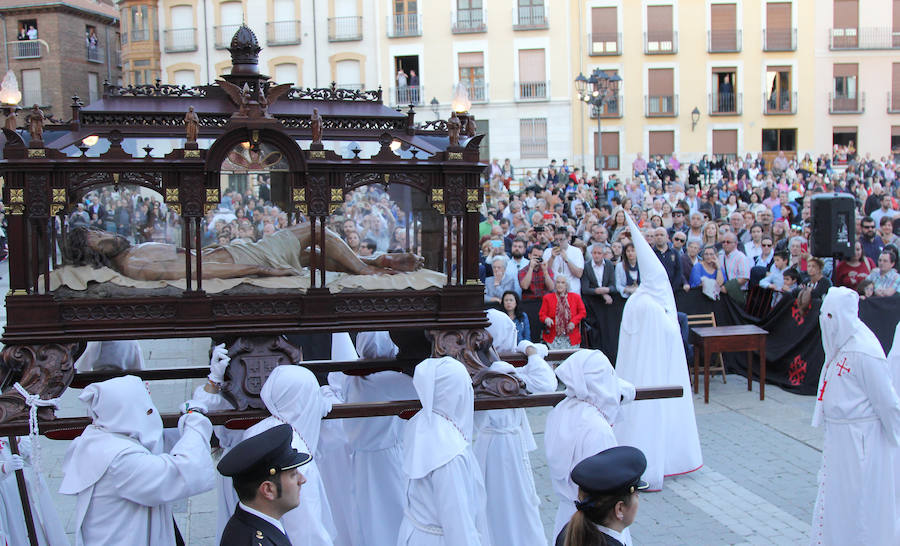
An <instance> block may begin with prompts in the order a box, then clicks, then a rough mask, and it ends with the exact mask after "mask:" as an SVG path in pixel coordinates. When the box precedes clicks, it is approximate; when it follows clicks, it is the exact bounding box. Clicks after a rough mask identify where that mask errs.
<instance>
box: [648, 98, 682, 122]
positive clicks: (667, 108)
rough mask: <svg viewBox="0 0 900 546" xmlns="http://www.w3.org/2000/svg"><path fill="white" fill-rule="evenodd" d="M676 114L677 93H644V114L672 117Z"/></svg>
mask: <svg viewBox="0 0 900 546" xmlns="http://www.w3.org/2000/svg"><path fill="white" fill-rule="evenodd" d="M677 115H678V95H644V116H646V117H648V118H673V117H675V116H677Z"/></svg>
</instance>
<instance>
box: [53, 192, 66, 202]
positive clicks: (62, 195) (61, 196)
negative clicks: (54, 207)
mask: <svg viewBox="0 0 900 546" xmlns="http://www.w3.org/2000/svg"><path fill="white" fill-rule="evenodd" d="M52 201H53V202H54V203H65V202H66V189H65V188H53V198H52Z"/></svg>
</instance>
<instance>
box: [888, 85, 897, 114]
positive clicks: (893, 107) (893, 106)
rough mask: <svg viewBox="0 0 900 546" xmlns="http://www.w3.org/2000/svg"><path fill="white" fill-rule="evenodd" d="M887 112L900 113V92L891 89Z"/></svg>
mask: <svg viewBox="0 0 900 546" xmlns="http://www.w3.org/2000/svg"><path fill="white" fill-rule="evenodd" d="M887 113H888V114H900V93H891V92H890V91H888V94H887Z"/></svg>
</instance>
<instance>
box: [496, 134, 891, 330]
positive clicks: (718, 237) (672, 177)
mask: <svg viewBox="0 0 900 546" xmlns="http://www.w3.org/2000/svg"><path fill="white" fill-rule="evenodd" d="M834 152H835V154H838V155H835V156H832V155H829V154H823V155H820V156H819V157H818V158H817V159H816V160H813V159H812V157H810V155H809V154H806V155H804V156H803V158H802V159H801V158H794V157H788V156H787V155H786V154H784V153H779V154H777V155H776V156H775V157H772V158H771V159H770V160H768V161H767V160H766V159H765V158H764V156H763V154H762V153H759V154H756V155H755V156H753V155H751V154H747V155H746V156H745V157H743V158H740V157H717V156H713V157H712V158H710V157H709V156H707V155H704V156H702V159H701V160H700V161H697V162H691V163H682V162H681V161H679V160H678V158H677V156H675V155H674V154H673V155H672V156H670V157H668V158H663V157H660V156H657V157H651V158H649V159H644V158H643V157H642V156H641V155H640V154H638V157H637V159H636V160H635V161H634V163H633V165H632V169H631V176H626V177H625V178H624V179H619V178H618V177H617V176H615V175H612V176H610V177H609V178H608V179H606V180H604V181H603V182H600V181H599V180H598V179H597V177H592V178H588V176H587V175H586V173H584V172H583V171H581V170H580V169H578V168H575V167H571V166H570V165H569V164H568V161H567V160H565V159H564V160H562V162H561V163H557V162H556V161H555V160H554V161H551V163H550V164H549V165H547V166H546V167H543V168H538V169H536V170H535V169H533V170H526V171H525V172H524V173H523V174H521V175H519V176H516V175H515V174H514V170H513V168H512V166H511V165H510V163H509V161H508V160H507V161H506V162H505V163H503V164H501V163H500V161H498V160H496V159H495V160H494V161H492V163H491V164H490V166H489V167H488V169H487V170H486V178H487V181H486V184H487V186H488V191H487V192H486V194H487V195H488V199H487V201H486V204H485V206H484V208H483V211H482V212H483V221H482V222H481V224H480V226H479V236H480V237H481V241H480V249H481V264H480V272H481V276H482V280H483V281H484V283H485V286H486V290H485V305H486V306H495V307H499V308H501V309H502V310H504V311H506V312H507V313H509V314H510V317H512V318H513V319H514V320H515V321H516V323H517V326H519V332H520V339H530V340H532V341H538V340H539V338H543V340H544V341H545V342H547V343H550V344H553V345H554V346H560V347H562V346H565V343H566V342H567V340H568V343H570V344H574V345H577V343H575V342H576V339H574V337H573V338H572V339H568V338H569V334H570V333H571V332H572V330H573V329H574V330H578V329H579V322H578V321H579V320H581V319H584V318H586V319H587V322H588V323H591V321H592V317H590V313H591V306H590V305H588V306H587V314H588V316H587V317H583V316H580V315H579V309H584V308H585V306H584V305H583V302H584V301H585V300H586V298H591V299H592V302H596V303H599V304H601V305H602V304H606V305H608V304H611V303H612V302H613V300H614V299H615V298H628V296H629V295H631V294H632V293H633V292H634V291H635V290H636V289H637V287H638V286H639V285H640V282H641V280H640V268H639V267H638V264H637V260H636V256H635V252H634V248H633V245H632V243H631V239H632V237H633V236H634V235H635V234H632V233H630V232H629V229H628V226H627V223H626V221H625V214H626V213H627V214H631V215H632V217H633V218H634V219H635V221H636V222H637V224H638V226H639V227H640V229H641V231H642V233H643V235H644V237H645V238H646V239H647V241H648V242H649V243H650V245H651V246H652V247H653V248H654V250H655V252H656V254H657V256H658V257H659V259H660V261H661V262H662V264H663V266H664V267H665V269H666V271H667V273H668V275H669V281H670V282H671V285H672V289H673V290H674V291H676V292H679V291H688V290H693V289H696V290H701V291H702V292H703V293H704V294H706V295H707V296H708V297H710V298H715V299H717V298H720V297H728V298H732V299H734V300H735V301H737V302H738V303H740V304H744V303H745V302H746V300H747V298H748V294H750V293H751V292H753V293H756V294H761V295H762V297H764V298H765V301H766V304H767V305H771V306H775V305H776V304H777V303H778V302H779V301H781V300H782V299H783V298H785V297H796V296H798V295H799V294H800V293H801V292H803V291H806V292H808V294H809V296H810V297H812V298H818V297H821V296H822V295H824V293H825V292H826V291H827V289H828V287H830V286H832V285H840V286H847V287H850V288H853V289H857V290H858V291H859V292H860V294H861V295H862V297H885V296H892V295H894V294H895V293H896V292H897V290H900V273H898V259H897V258H898V246H900V244H898V239H900V238H898V236H897V235H895V232H897V231H898V229H900V225H898V224H897V223H900V213H898V206H900V176H898V175H900V157H896V158H895V157H894V156H890V157H882V158H879V159H874V158H872V157H871V156H870V155H869V154H866V155H865V156H864V157H863V156H860V155H858V154H857V152H856V150H855V149H854V148H853V146H852V143H851V145H850V146H847V147H839V148H837V149H835V150H834ZM507 188H512V189H507ZM824 192H843V193H849V194H851V195H852V196H853V197H854V198H855V200H856V217H855V221H856V226H855V228H856V234H857V236H858V240H857V242H856V245H855V253H854V255H853V256H852V257H848V258H846V259H842V260H837V262H836V263H835V260H834V259H833V258H832V257H830V256H818V257H816V256H812V255H811V254H810V245H809V238H810V235H811V207H810V197H811V196H812V195H815V194H818V193H824ZM560 279H564V280H565V283H564V284H565V285H566V291H567V292H568V294H569V295H570V296H571V295H574V296H575V298H572V297H567V298H563V297H561V295H560V286H561V284H560V283H558V282H557V281H558V280H560ZM575 299H578V300H581V301H579V302H578V303H575V302H574V300H575ZM560 309H562V312H560V313H559V316H555V315H556V314H557V313H558V312H559V310H560ZM561 320H567V321H568V322H567V323H566V324H565V326H563V327H557V326H558V325H559V322H560V321H561Z"/></svg>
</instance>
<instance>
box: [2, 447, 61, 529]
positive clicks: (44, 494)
mask: <svg viewBox="0 0 900 546" xmlns="http://www.w3.org/2000/svg"><path fill="white" fill-rule="evenodd" d="M18 446H19V455H21V457H22V459H23V460H24V462H25V467H24V468H23V469H22V472H23V473H24V475H25V485H26V487H27V490H28V501H29V505H30V506H31V514H32V516H33V519H34V530H35V533H36V534H37V539H38V544H40V546H69V539H68V537H67V536H66V531H65V529H64V528H63V524H62V522H61V521H60V519H59V515H58V514H57V513H56V506H55V505H54V504H53V497H52V496H51V495H50V490H49V489H47V483H46V482H45V481H44V477H43V476H42V475H40V474H37V473H36V472H35V471H34V468H33V467H32V466H31V452H32V446H31V439H30V438H28V437H27V436H23V437H21V438H19V439H18ZM11 460H12V452H11V451H10V449H9V441H8V440H7V439H6V438H0V464H3V465H6V466H5V468H6V469H7V470H9V469H10V467H9V466H8V465H9V462H10V461H11ZM4 540H5V541H6V542H3V541H4ZM0 544H9V545H10V546H12V545H13V544H29V541H28V530H27V527H25V512H24V511H23V510H22V500H21V498H20V497H19V488H18V485H17V482H16V475H15V472H13V471H10V472H8V473H2V474H0Z"/></svg>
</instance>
